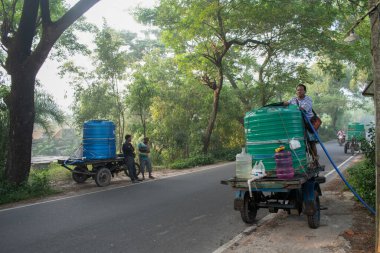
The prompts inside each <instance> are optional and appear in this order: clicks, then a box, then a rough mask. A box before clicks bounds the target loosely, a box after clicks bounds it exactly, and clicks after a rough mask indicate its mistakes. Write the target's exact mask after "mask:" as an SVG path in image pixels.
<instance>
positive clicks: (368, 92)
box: [362, 81, 375, 97]
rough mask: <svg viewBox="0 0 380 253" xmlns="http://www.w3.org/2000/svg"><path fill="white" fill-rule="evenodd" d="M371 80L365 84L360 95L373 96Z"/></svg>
mask: <svg viewBox="0 0 380 253" xmlns="http://www.w3.org/2000/svg"><path fill="white" fill-rule="evenodd" d="M373 86H374V85H373V81H371V82H369V83H368V84H367V86H366V87H365V88H364V90H363V91H362V95H363V96H365V97H373V96H374V94H375V93H374V87H373Z"/></svg>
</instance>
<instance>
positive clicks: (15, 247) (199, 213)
mask: <svg viewBox="0 0 380 253" xmlns="http://www.w3.org/2000/svg"><path fill="white" fill-rule="evenodd" d="M334 146H337V144H336V143H335V142H331V143H327V144H326V147H327V149H328V150H329V151H331V153H334V152H337V150H335V148H334ZM342 153H343V152H342ZM321 154H322V153H321V151H320V155H321ZM332 155H333V156H334V154H332ZM347 157H348V155H343V156H340V155H339V156H337V158H336V161H335V162H336V163H337V164H340V163H341V162H342V161H343V160H344V159H345V158H347ZM321 159H324V158H323V155H321ZM325 164H327V163H325ZM327 167H328V166H327ZM326 173H328V169H327V170H326ZM233 174H234V163H228V164H225V165H219V166H213V168H211V169H207V170H203V171H200V172H197V173H192V174H186V175H181V176H176V177H172V178H166V179H162V180H156V181H149V182H148V181H147V182H145V183H142V184H137V185H136V184H135V185H131V186H127V187H122V188H118V189H111V190H106V191H101V192H97V193H92V194H87V195H82V196H77V197H71V198H66V199H62V200H58V201H52V202H47V203H40V204H36V205H31V206H25V207H20V208H15V209H7V210H1V211H0V252H41V253H42V252H49V253H52V252H81V253H84V252H166V253H167V252H197V253H201V252H212V251H213V250H215V249H217V248H218V247H219V246H220V245H223V244H224V243H226V242H228V241H229V240H230V239H232V238H233V237H234V236H235V235H237V234H239V233H240V232H241V231H243V230H244V229H245V228H246V227H247V226H246V225H245V224H244V223H243V222H242V221H241V218H240V214H239V212H237V211H234V210H233V198H234V193H233V190H232V188H230V187H228V186H225V185H221V184H220V180H222V179H226V178H230V177H231V176H233ZM267 214H268V211H267V210H266V209H263V210H259V213H258V216H257V218H258V219H260V218H262V217H263V216H265V215H267Z"/></svg>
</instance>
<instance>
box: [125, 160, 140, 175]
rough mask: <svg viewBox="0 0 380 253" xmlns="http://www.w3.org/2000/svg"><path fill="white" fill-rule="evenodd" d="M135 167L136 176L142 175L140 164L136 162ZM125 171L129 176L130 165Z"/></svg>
mask: <svg viewBox="0 0 380 253" xmlns="http://www.w3.org/2000/svg"><path fill="white" fill-rule="evenodd" d="M135 168H136V176H138V175H140V173H141V169H140V164H138V163H135ZM124 172H125V175H126V176H127V177H129V171H128V167H127V166H125V168H124Z"/></svg>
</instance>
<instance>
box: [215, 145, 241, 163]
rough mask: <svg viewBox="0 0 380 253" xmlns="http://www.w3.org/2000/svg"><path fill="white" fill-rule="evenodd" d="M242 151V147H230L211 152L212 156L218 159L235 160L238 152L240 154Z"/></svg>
mask: <svg viewBox="0 0 380 253" xmlns="http://www.w3.org/2000/svg"><path fill="white" fill-rule="evenodd" d="M240 152H241V148H240V147H237V148H228V149H222V150H213V151H212V152H211V154H212V156H213V157H214V158H215V159H217V160H224V161H235V159H236V154H239V153H240Z"/></svg>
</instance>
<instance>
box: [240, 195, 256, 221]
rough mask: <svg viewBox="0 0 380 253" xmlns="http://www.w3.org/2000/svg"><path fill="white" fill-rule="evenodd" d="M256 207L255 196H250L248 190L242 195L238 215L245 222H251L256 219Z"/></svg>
mask: <svg viewBox="0 0 380 253" xmlns="http://www.w3.org/2000/svg"><path fill="white" fill-rule="evenodd" d="M256 214H257V207H256V205H255V197H254V195H253V197H252V198H251V197H250V196H249V192H246V193H245V195H244V204H243V209H242V210H240V215H241V218H242V220H243V221H244V222H245V223H248V224H252V223H253V222H254V221H255V219H256Z"/></svg>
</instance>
